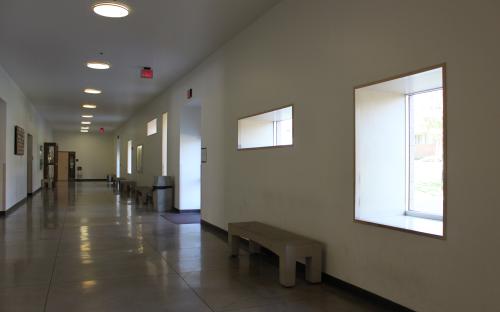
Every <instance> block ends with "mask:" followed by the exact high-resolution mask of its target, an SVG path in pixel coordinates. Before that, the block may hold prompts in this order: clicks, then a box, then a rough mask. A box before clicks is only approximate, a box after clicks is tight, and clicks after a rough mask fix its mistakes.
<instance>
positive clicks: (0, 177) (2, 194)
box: [0, 98, 7, 211]
mask: <svg viewBox="0 0 500 312" xmlns="http://www.w3.org/2000/svg"><path fill="white" fill-rule="evenodd" d="M6 127H7V104H6V103H5V102H4V101H3V100H2V99H1V98H0V211H5V207H6V206H7V205H6V202H7V199H6V197H7V196H6V195H7V192H6V188H7V171H6V170H7V166H6V164H5V163H6V160H5V154H6V151H5V150H6V146H5V132H6Z"/></svg>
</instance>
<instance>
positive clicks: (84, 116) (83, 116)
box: [82, 115, 94, 118]
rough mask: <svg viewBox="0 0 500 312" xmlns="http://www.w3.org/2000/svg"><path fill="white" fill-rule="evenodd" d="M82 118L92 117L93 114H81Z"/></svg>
mask: <svg viewBox="0 0 500 312" xmlns="http://www.w3.org/2000/svg"><path fill="white" fill-rule="evenodd" d="M82 118H94V115H82Z"/></svg>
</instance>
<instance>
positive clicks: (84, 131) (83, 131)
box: [80, 129, 89, 133]
mask: <svg viewBox="0 0 500 312" xmlns="http://www.w3.org/2000/svg"><path fill="white" fill-rule="evenodd" d="M80 132H81V133H87V132H89V130H85V129H81V130H80Z"/></svg>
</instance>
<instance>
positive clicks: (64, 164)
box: [57, 152, 69, 181]
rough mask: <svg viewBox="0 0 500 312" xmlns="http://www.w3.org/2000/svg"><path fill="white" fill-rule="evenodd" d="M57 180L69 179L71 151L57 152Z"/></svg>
mask: <svg viewBox="0 0 500 312" xmlns="http://www.w3.org/2000/svg"><path fill="white" fill-rule="evenodd" d="M57 158H58V163H57V180H58V181H68V179H69V152H57Z"/></svg>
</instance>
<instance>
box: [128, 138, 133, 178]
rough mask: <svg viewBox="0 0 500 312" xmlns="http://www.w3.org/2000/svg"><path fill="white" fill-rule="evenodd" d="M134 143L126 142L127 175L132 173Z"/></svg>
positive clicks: (131, 141)
mask: <svg viewBox="0 0 500 312" xmlns="http://www.w3.org/2000/svg"><path fill="white" fill-rule="evenodd" d="M133 155H134V141H133V140H127V174H128V175H131V174H132V173H133V157H134V156H133Z"/></svg>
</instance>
